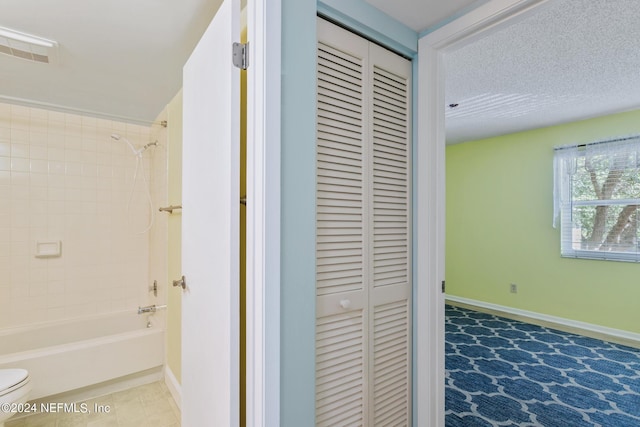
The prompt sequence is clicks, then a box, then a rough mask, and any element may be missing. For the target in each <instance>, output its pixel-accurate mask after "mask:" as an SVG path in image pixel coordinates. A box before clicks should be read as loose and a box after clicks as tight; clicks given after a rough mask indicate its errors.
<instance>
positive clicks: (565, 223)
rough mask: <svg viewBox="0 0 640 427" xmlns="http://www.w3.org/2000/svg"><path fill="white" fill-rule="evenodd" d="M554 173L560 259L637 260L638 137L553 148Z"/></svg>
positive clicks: (639, 150) (639, 181)
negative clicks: (559, 236)
mask: <svg viewBox="0 0 640 427" xmlns="http://www.w3.org/2000/svg"><path fill="white" fill-rule="evenodd" d="M554 169H555V177H554V184H555V188H554V227H555V226H556V225H557V223H558V220H560V229H561V254H562V256H565V257H575V258H594V259H607V260H618V261H635V262H638V261H640V250H639V249H640V246H639V245H640V239H639V237H640V234H639V231H640V230H639V228H640V227H639V220H640V219H639V218H638V216H639V214H638V207H639V206H640V136H632V137H627V138H620V139H615V140H610V141H600V142H594V143H590V144H585V145H579V146H568V147H558V148H556V149H555V156H554Z"/></svg>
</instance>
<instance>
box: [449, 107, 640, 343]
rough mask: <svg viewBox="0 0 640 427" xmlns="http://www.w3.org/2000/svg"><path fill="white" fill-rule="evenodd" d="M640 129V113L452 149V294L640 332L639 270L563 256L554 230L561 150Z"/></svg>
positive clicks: (478, 142) (592, 120)
mask: <svg viewBox="0 0 640 427" xmlns="http://www.w3.org/2000/svg"><path fill="white" fill-rule="evenodd" d="M638 133H640V110H638V111H631V112H626V113H621V114H615V115H610V116H605V117H599V118H595V119H591V120H585V121H580V122H575V123H569V124H563V125H558V126H553V127H547V128H542V129H535V130H531V131H527V132H521V133H516V134H511V135H505V136H500V137H495V138H489V139H484V140H479V141H472V142H466V143H462V144H456V145H450V146H448V147H447V149H446V168H447V172H446V182H447V189H446V191H447V193H446V199H447V202H446V203H447V204H446V212H447V218H446V223H447V226H446V278H447V294H449V295H455V296H459V297H465V298H470V299H474V300H479V301H484V302H488V303H493V304H499V305H504V306H508V307H513V308H517V309H522V310H528V311H533V312H537V313H542V314H547V315H552V316H558V317H562V318H567V319H571V320H576V321H581V322H587V323H591V324H595V325H600V326H604V327H609V328H616V329H621V330H624V331H629V332H634V333H639V332H640V311H639V310H638V301H640V286H638V280H637V277H638V269H639V268H640V266H639V265H638V264H636V263H627V262H615V261H600V260H585V259H572V258H562V257H560V229H559V228H558V229H554V228H553V227H552V216H553V153H554V150H553V147H555V146H559V145H568V144H580V143H586V142H591V141H597V140H604V139H609V138H612V137H616V136H621V135H630V134H638ZM511 283H515V284H517V285H518V292H517V293H510V292H509V285H510V284H511Z"/></svg>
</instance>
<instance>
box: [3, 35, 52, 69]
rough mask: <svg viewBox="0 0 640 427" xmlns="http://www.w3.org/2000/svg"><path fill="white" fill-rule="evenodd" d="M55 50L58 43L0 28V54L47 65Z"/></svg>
mask: <svg viewBox="0 0 640 427" xmlns="http://www.w3.org/2000/svg"><path fill="white" fill-rule="evenodd" d="M57 48H58V43H56V42H54V41H53V40H48V39H44V38H42V37H38V36H33V35H31V34H26V33H22V32H19V31H15V30H11V29H9V28H4V27H0V53H4V54H6V55H10V56H15V57H17V58H22V59H26V60H28V61H35V62H43V63H46V64H48V63H51V62H52V59H53V58H54V57H55V53H56V51H57Z"/></svg>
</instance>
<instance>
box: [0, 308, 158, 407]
mask: <svg viewBox="0 0 640 427" xmlns="http://www.w3.org/2000/svg"><path fill="white" fill-rule="evenodd" d="M147 320H148V316H144V315H143V316H140V315H138V314H137V313H136V312H122V313H115V314H110V315H100V316H95V317H91V318H82V319H78V320H75V321H65V322H55V323H48V324H42V325H38V326H35V327H33V326H32V327H20V328H11V329H5V330H0V369H5V368H24V369H27V370H28V371H29V375H30V376H31V383H32V385H33V390H32V391H31V394H30V396H29V399H30V400H32V399H39V398H42V397H45V396H51V395H54V394H58V393H64V392H68V391H71V390H77V389H80V388H83V387H87V386H91V385H94V384H98V383H101V382H105V381H110V380H114V379H116V378H120V377H124V376H126V375H131V374H135V373H138V372H142V371H145V370H148V369H152V368H156V367H159V366H161V365H163V364H164V330H163V328H161V327H157V326H152V327H151V328H147Z"/></svg>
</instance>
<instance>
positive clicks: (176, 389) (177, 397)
mask: <svg viewBox="0 0 640 427" xmlns="http://www.w3.org/2000/svg"><path fill="white" fill-rule="evenodd" d="M164 382H165V384H166V385H167V388H168V389H169V393H171V396H172V397H173V400H174V401H175V402H176V405H177V406H178V409H180V410H182V386H181V385H180V383H179V382H178V380H177V379H176V376H175V375H174V374H173V371H172V370H171V368H169V366H168V365H165V367H164Z"/></svg>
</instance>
